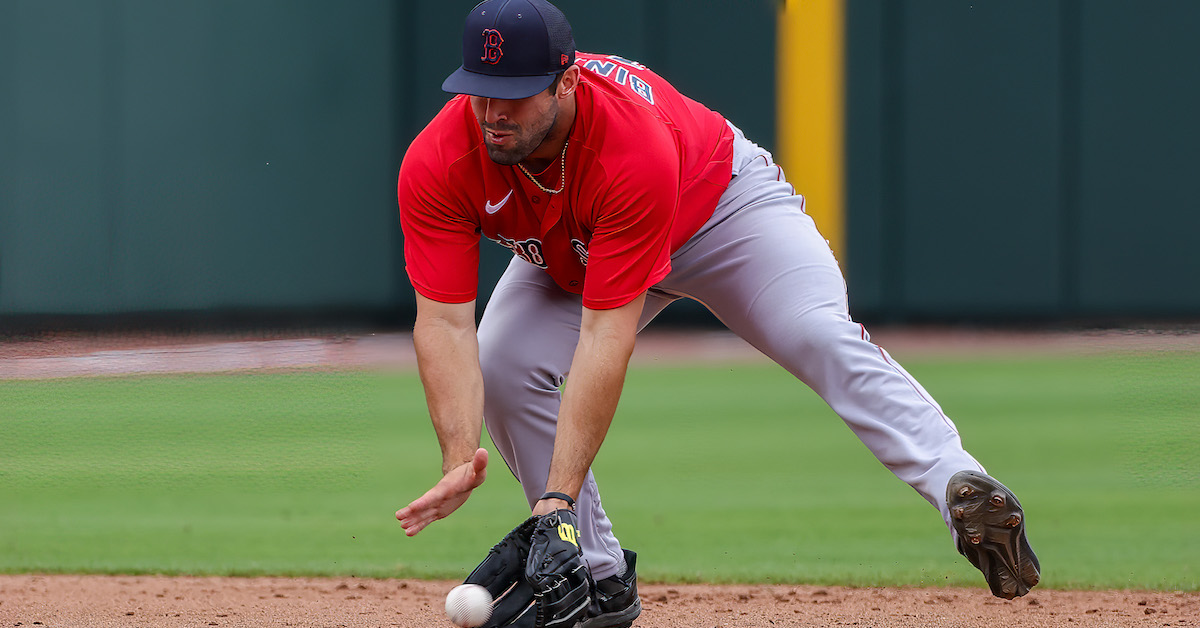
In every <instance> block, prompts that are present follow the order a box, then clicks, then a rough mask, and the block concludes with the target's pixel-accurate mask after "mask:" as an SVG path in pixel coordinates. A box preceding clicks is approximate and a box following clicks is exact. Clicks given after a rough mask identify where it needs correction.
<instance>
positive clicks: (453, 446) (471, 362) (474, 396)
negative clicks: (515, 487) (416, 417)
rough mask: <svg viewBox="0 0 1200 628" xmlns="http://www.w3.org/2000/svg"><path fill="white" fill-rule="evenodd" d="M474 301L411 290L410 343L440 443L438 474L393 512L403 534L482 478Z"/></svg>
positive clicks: (441, 513) (456, 501)
mask: <svg viewBox="0 0 1200 628" xmlns="http://www.w3.org/2000/svg"><path fill="white" fill-rule="evenodd" d="M475 331H476V330H475V302H474V301H470V302H467V303H439V302H437V301H433V300H431V299H428V298H425V297H423V296H421V295H420V294H418V295H417V320H416V325H415V327H414V328H413V346H414V347H415V349H416V353H417V369H418V371H419V372H420V375H421V383H422V384H423V385H424V387H425V401H426V403H427V404H428V406H429V416H430V418H431V419H432V420H433V428H434V431H436V432H437V437H438V443H439V444H440V445H441V447H442V474H443V477H442V479H441V480H440V481H439V482H438V483H437V484H436V485H435V486H434V487H433V488H432V489H430V490H429V491H428V492H426V493H425V494H424V495H422V496H421V497H419V498H418V499H416V500H414V501H413V502H412V503H410V504H409V505H408V506H405V507H404V508H402V509H400V510H399V511H397V512H396V518H397V519H399V520H400V525H401V526H402V527H403V528H404V531H405V533H406V534H408V535H409V536H413V535H415V534H417V533H418V532H420V531H421V530H422V529H424V528H425V526H427V525H429V524H430V523H433V522H434V521H437V520H438V519H441V518H443V517H446V516H447V515H449V514H450V513H452V512H454V511H455V510H457V509H458V507H459V506H461V505H462V504H463V502H465V501H467V498H468V497H470V495H471V491H473V490H474V489H475V488H476V487H477V486H479V485H480V484H482V483H483V480H484V478H485V476H486V468H487V459H488V456H487V450H485V449H483V448H481V447H479V439H480V433H481V431H482V429H483V375H482V373H481V371H480V369H479V341H478V339H477V337H476V334H475Z"/></svg>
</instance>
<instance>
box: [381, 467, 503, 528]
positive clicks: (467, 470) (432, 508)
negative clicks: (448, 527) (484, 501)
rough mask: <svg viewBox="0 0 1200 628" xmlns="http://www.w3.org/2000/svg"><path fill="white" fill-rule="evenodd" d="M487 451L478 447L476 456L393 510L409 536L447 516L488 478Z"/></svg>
mask: <svg viewBox="0 0 1200 628" xmlns="http://www.w3.org/2000/svg"><path fill="white" fill-rule="evenodd" d="M487 463H488V452H487V450H486V449H484V448H482V447H480V448H479V449H476V450H475V456H474V457H473V458H471V460H470V461H468V462H465V463H463V464H461V465H459V466H457V467H455V468H453V469H451V470H450V472H449V473H447V474H446V475H445V476H443V477H442V479H441V480H439V481H438V483H437V484H435V485H433V488H431V489H429V490H428V491H426V492H425V494H424V495H422V496H420V497H418V498H417V499H415V500H413V501H412V502H411V503H409V505H407V506H405V507H404V508H401V509H400V510H397V511H396V518H397V519H399V520H400V527H402V528H404V533H405V534H407V535H408V536H415V535H416V534H417V533H418V532H420V531H421V530H424V529H425V526H428V525H429V524H431V523H433V522H434V521H437V520H438V519H443V518H445V517H448V516H449V515H450V513H452V512H454V511H455V510H458V507H459V506H462V505H463V503H465V502H466V501H467V498H468V497H470V496H471V491H473V490H475V489H476V488H477V487H478V486H479V485H480V484H483V481H484V479H485V478H486V477H487Z"/></svg>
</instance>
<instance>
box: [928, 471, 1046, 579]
mask: <svg viewBox="0 0 1200 628" xmlns="http://www.w3.org/2000/svg"><path fill="white" fill-rule="evenodd" d="M946 505H947V506H949V508H950V524H951V525H952V526H953V527H954V531H955V532H956V533H957V534H958V553H960V554H962V555H963V556H966V557H967V560H969V561H971V564H972V565H975V567H976V568H977V569H979V571H981V572H983V577H984V578H985V579H986V580H987V583H988V586H989V587H990V588H991V589H992V595H995V596H996V597H1002V598H1004V599H1007V600H1011V599H1013V598H1014V597H1017V596H1020V595H1025V594H1026V593H1029V590H1030V589H1032V588H1033V586H1034V585H1035V584H1037V583H1038V580H1040V579H1041V565H1039V564H1038V559H1037V556H1036V555H1035V554H1034V553H1033V548H1031V547H1029V540H1028V539H1026V538H1025V513H1024V511H1022V510H1021V503H1020V502H1018V501H1017V496H1016V495H1013V493H1012V491H1010V490H1008V488H1006V487H1005V486H1004V485H1003V484H1001V483H999V482H997V481H996V480H995V479H993V478H992V477H991V476H989V475H986V474H984V473H981V472H979V471H959V472H958V473H955V474H954V477H952V478H950V482H949V483H948V484H947V485H946Z"/></svg>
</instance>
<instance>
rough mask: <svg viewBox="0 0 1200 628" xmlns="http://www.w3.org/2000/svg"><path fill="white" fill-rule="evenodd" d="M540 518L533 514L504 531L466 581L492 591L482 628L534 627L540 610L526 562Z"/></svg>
mask: <svg viewBox="0 0 1200 628" xmlns="http://www.w3.org/2000/svg"><path fill="white" fill-rule="evenodd" d="M537 520H538V518H537V517H530V518H528V519H526V520H525V522H524V523H522V524H521V525H519V526H517V527H516V528H513V531H512V532H509V533H508V534H506V535H504V538H503V539H500V542H499V543H497V544H496V545H495V546H493V547H492V549H491V551H489V552H488V555H487V558H484V559H483V562H482V563H479V566H478V567H476V568H475V571H472V572H471V575H469V576H467V579H466V580H464V581H463V583H464V584H478V585H481V586H482V587H484V588H485V589H487V590H488V593H491V594H492V616H491V618H490V619H488V622H487V623H486V624H484V625H483V628H502V627H511V628H535V626H534V622H536V621H537V610H536V608H535V606H536V604H535V602H534V599H533V588H532V587H530V586H529V581H528V580H526V579H525V564H526V562H527V561H528V560H529V540H530V538H532V537H533V528H534V526H535V525H537Z"/></svg>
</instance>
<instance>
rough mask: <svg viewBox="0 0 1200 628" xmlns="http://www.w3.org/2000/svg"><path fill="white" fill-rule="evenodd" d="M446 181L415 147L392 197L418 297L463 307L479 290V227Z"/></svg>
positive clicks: (411, 277)
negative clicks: (398, 207)
mask: <svg viewBox="0 0 1200 628" xmlns="http://www.w3.org/2000/svg"><path fill="white" fill-rule="evenodd" d="M435 168H436V169H438V170H441V172H434V169H435ZM447 176H448V173H447V172H446V169H445V168H438V166H437V165H436V164H435V162H433V160H430V159H429V158H428V157H427V155H426V154H424V153H422V152H420V147H419V146H418V145H417V144H416V142H414V146H413V147H411V148H410V149H409V154H407V155H406V156H405V158H404V162H403V163H402V164H401V166H400V177H399V180H398V182H397V192H396V196H397V200H398V202H399V205H400V228H401V230H402V231H403V233H404V265H405V270H406V271H407V273H408V278H409V281H410V282H411V283H412V285H413V288H414V289H415V290H416V291H417V292H418V293H420V294H421V296H424V297H426V298H429V299H432V300H434V301H438V302H441V303H466V302H468V301H471V300H472V299H474V298H475V297H476V291H477V289H478V286H479V238H480V235H479V225H478V224H477V223H476V221H475V220H473V219H472V218H471V217H470V216H469V215H468V214H467V212H466V211H465V210H464V209H463V208H464V203H462V202H461V201H460V200H459V199H456V198H455V196H454V194H453V193H452V192H451V191H450V188H449V186H448V185H447V184H446V179H447Z"/></svg>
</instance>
